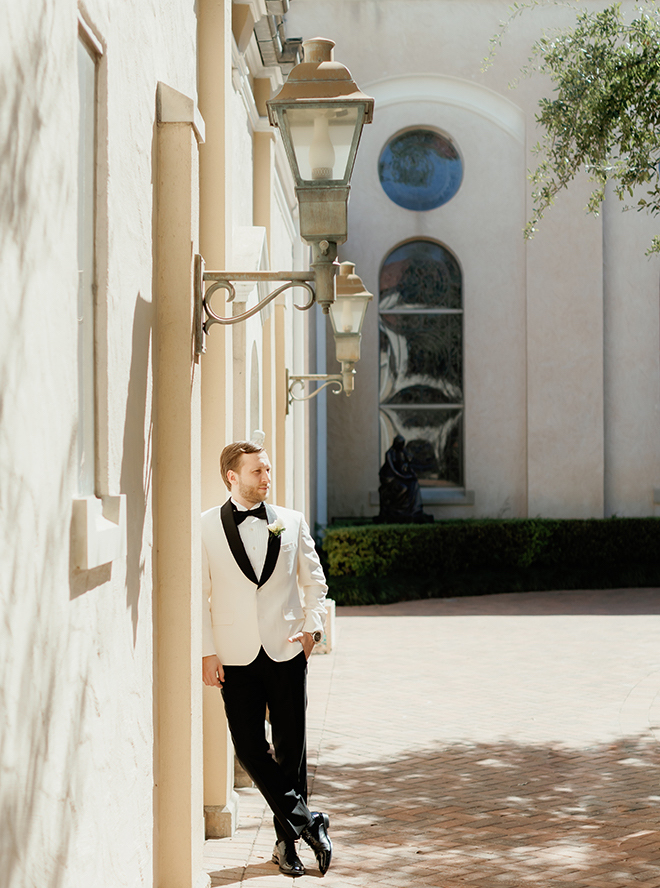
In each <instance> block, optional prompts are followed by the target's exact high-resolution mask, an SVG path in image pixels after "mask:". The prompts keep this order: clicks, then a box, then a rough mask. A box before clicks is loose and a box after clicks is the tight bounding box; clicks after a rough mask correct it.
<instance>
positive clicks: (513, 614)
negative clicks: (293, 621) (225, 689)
mask: <svg viewBox="0 0 660 888" xmlns="http://www.w3.org/2000/svg"><path fill="white" fill-rule="evenodd" d="M308 737H309V747H310V750H309V751H310V786H311V807H312V808H313V809H314V810H324V811H327V812H328V813H329V814H330V817H331V829H330V834H331V837H332V839H333V842H334V849H335V851H334V857H333V862H332V866H331V868H330V870H329V871H328V873H327V874H326V876H325V877H324V888H338V886H342V888H351V886H354V888H367V886H369V888H374V886H382V888H389V886H391V888H399V886H408V885H411V884H413V883H414V884H415V886H434V888H458V886H461V888H498V886H501V888H514V886H532V885H533V886H543V888H555V886H557V888H559V886H562V888H564V886H565V888H569V886H570V888H626V886H635V888H638V886H644V888H660V590H658V589H645V590H639V589H634V590H615V591H609V590H608V591H603V592H552V593H545V592H539V593H531V594H527V595H524V594H510V595H497V596H486V597H479V598H463V599H444V600H434V601H423V602H406V603H401V604H397V605H389V606H384V607H380V606H375V607H368V608H367V607H365V608H343V609H342V608H339V609H338V612H337V644H336V649H335V651H334V652H333V653H331V654H329V655H327V656H321V655H320V656H315V657H314V658H313V659H312V662H311V665H310V706H309V731H308ZM239 795H240V798H241V803H240V804H241V809H240V815H239V827H238V830H237V832H236V834H235V836H234V837H232V838H231V839H219V840H209V841H207V842H206V846H205V863H206V869H207V871H208V872H209V873H210V874H211V878H212V883H213V885H215V886H224V885H234V884H245V885H246V886H248V885H249V886H250V888H275V886H280V888H281V886H284V885H286V884H287V883H290V882H291V880H290V879H288V878H287V877H286V876H283V875H281V874H280V873H279V872H278V870H277V868H276V867H275V865H274V864H272V863H271V862H270V855H271V851H272V847H273V829H272V822H271V816H270V813H269V811H268V810H267V809H266V808H265V805H264V803H263V801H262V799H261V796H260V795H259V793H258V792H257V791H256V790H255V789H241V790H239ZM301 857H302V859H303V862H304V863H305V865H306V866H307V867H308V873H307V875H306V876H304V877H302V878H300V879H298V880H296V888H304V886H305V884H307V885H311V884H312V880H314V879H319V878H320V875H319V872H318V870H317V868H316V865H315V861H314V857H313V855H312V853H311V851H310V850H309V849H308V848H307V847H306V846H304V845H303V846H302V849H301ZM315 884H318V882H316V883H315Z"/></svg>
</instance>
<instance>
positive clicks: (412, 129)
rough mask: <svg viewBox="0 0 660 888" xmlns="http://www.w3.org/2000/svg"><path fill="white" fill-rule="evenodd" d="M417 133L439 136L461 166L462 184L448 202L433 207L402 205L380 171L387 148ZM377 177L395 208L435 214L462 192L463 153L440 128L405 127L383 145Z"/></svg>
mask: <svg viewBox="0 0 660 888" xmlns="http://www.w3.org/2000/svg"><path fill="white" fill-rule="evenodd" d="M415 132H424V133H431V134H432V135H434V136H439V137H440V138H441V139H443V140H444V141H446V142H447V143H448V144H449V145H450V146H451V148H452V149H453V151H455V152H456V157H457V159H458V161H459V163H460V165H461V178H460V182H459V183H458V186H457V188H456V190H455V191H453V192H452V194H451V195H450V196H449V197H448V198H447V199H446V200H442V201H441V202H440V203H435V204H433V205H432V206H426V207H423V208H419V207H411V206H406V205H405V204H403V203H400V202H399V201H398V200H396V199H395V198H394V197H393V196H392V195H391V194H390V193H389V192H388V191H387V189H386V188H385V185H384V184H383V178H382V176H381V171H380V166H381V162H382V159H383V155H384V154H385V151H386V150H387V148H388V147H389V146H390V145H391V144H392V143H393V142H394V141H395V140H396V139H399V138H401V137H402V136H405V135H406V134H407V133H415ZM376 175H377V177H378V183H379V185H380V187H381V189H382V191H383V193H384V194H385V196H386V197H387V198H388V200H390V201H391V202H392V203H393V204H394V205H395V206H397V207H399V208H400V209H402V210H407V211H408V212H411V213H430V212H433V210H437V209H440V208H441V207H444V206H446V205H447V204H448V203H450V202H451V201H452V200H453V199H454V198H455V197H456V195H457V194H458V193H459V191H460V190H461V187H462V185H463V181H464V180H465V161H464V158H463V153H462V151H461V150H460V148H459V146H458V145H457V144H456V141H455V140H454V139H453V138H452V137H451V136H450V135H449V133H447V132H445V131H444V130H441V129H439V128H438V127H435V126H431V125H429V124H421V123H420V124H415V125H413V126H407V127H404V128H403V129H400V130H397V132H395V133H394V134H393V135H391V136H389V137H388V138H387V140H386V141H385V143H384V144H383V146H382V148H381V149H380V152H379V154H378V160H377V162H376Z"/></svg>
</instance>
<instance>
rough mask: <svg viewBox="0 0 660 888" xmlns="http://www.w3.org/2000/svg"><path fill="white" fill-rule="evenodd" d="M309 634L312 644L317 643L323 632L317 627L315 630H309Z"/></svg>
mask: <svg viewBox="0 0 660 888" xmlns="http://www.w3.org/2000/svg"><path fill="white" fill-rule="evenodd" d="M310 635H311V636H312V640H313V642H314V644H318V643H319V641H320V640H321V639H322V638H323V633H322V632H321V630H320V629H317V630H316V632H310Z"/></svg>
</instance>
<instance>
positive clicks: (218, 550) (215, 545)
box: [202, 500, 328, 666]
mask: <svg viewBox="0 0 660 888" xmlns="http://www.w3.org/2000/svg"><path fill="white" fill-rule="evenodd" d="M266 511H267V514H268V523H269V524H272V523H273V522H274V521H275V520H276V519H279V521H280V522H281V523H282V524H283V525H284V530H283V531H282V533H281V535H280V536H274V535H272V534H269V538H268V552H267V554H266V562H265V564H264V570H263V572H262V575H261V577H259V578H257V577H256V575H255V573H254V568H253V567H252V565H251V564H250V560H249V558H248V556H247V553H246V552H245V548H244V546H243V543H242V541H241V537H240V534H239V533H238V529H237V528H236V523H235V521H234V518H233V514H232V512H231V506H230V502H229V500H228V501H227V502H226V503H225V505H224V506H222V507H220V506H215V507H214V508H212V509H209V510H208V511H207V512H204V513H203V515H202V553H203V566H202V588H203V604H204V606H203V610H202V624H203V633H204V635H203V652H202V653H203V656H205V657H206V656H208V655H210V654H217V655H218V657H219V658H220V662H221V663H222V664H223V665H227V666H245V665H247V664H248V663H251V662H252V661H253V660H254V658H255V657H256V656H257V654H258V653H259V649H260V648H261V647H262V646H263V648H264V650H265V651H266V653H267V654H268V656H269V657H270V658H271V659H272V660H276V661H283V660H291V659H292V658H293V657H295V656H296V655H297V654H299V653H300V651H301V649H302V646H301V645H300V643H299V642H295V643H291V642H290V641H288V639H289V638H290V637H291V636H292V635H295V634H296V633H297V632H300V631H302V630H304V631H306V632H315V631H316V630H317V629H321V630H322V629H323V624H324V617H325V604H324V600H325V595H326V592H327V588H328V587H327V586H326V583H325V577H324V575H323V569H322V567H321V564H320V562H319V558H318V555H317V554H316V550H315V548H314V542H313V540H312V538H311V536H310V533H309V529H308V527H307V523H306V522H305V519H304V517H303V515H302V514H301V513H300V512H294V511H293V510H291V509H284V508H282V507H281V506H271V505H269V504H267V505H266Z"/></svg>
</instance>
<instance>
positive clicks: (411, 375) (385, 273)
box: [379, 240, 463, 487]
mask: <svg viewBox="0 0 660 888" xmlns="http://www.w3.org/2000/svg"><path fill="white" fill-rule="evenodd" d="M379 311H380V429H381V435H380V438H381V457H382V458H384V454H385V451H386V450H387V449H388V448H389V447H390V446H391V444H392V441H393V439H394V437H395V435H403V437H404V438H405V440H406V446H407V448H408V450H409V451H410V452H411V455H412V458H413V468H414V469H415V471H416V472H417V477H418V478H419V481H420V484H421V485H422V486H423V487H424V486H427V487H430V486H433V487H443V486H445V487H462V486H463V298H462V278H461V270H460V267H459V265H458V262H457V261H456V259H455V257H454V256H453V255H452V254H451V253H450V252H449V250H447V249H446V248H445V247H443V246H441V245H440V244H437V243H434V242H433V241H428V240H415V241H410V242H409V243H405V244H403V245H402V246H400V247H397V248H396V249H395V250H393V251H392V252H391V253H390V254H389V256H388V257H387V258H386V259H385V262H384V263H383V267H382V269H381V273H380V301H379ZM381 461H382V459H381Z"/></svg>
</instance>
